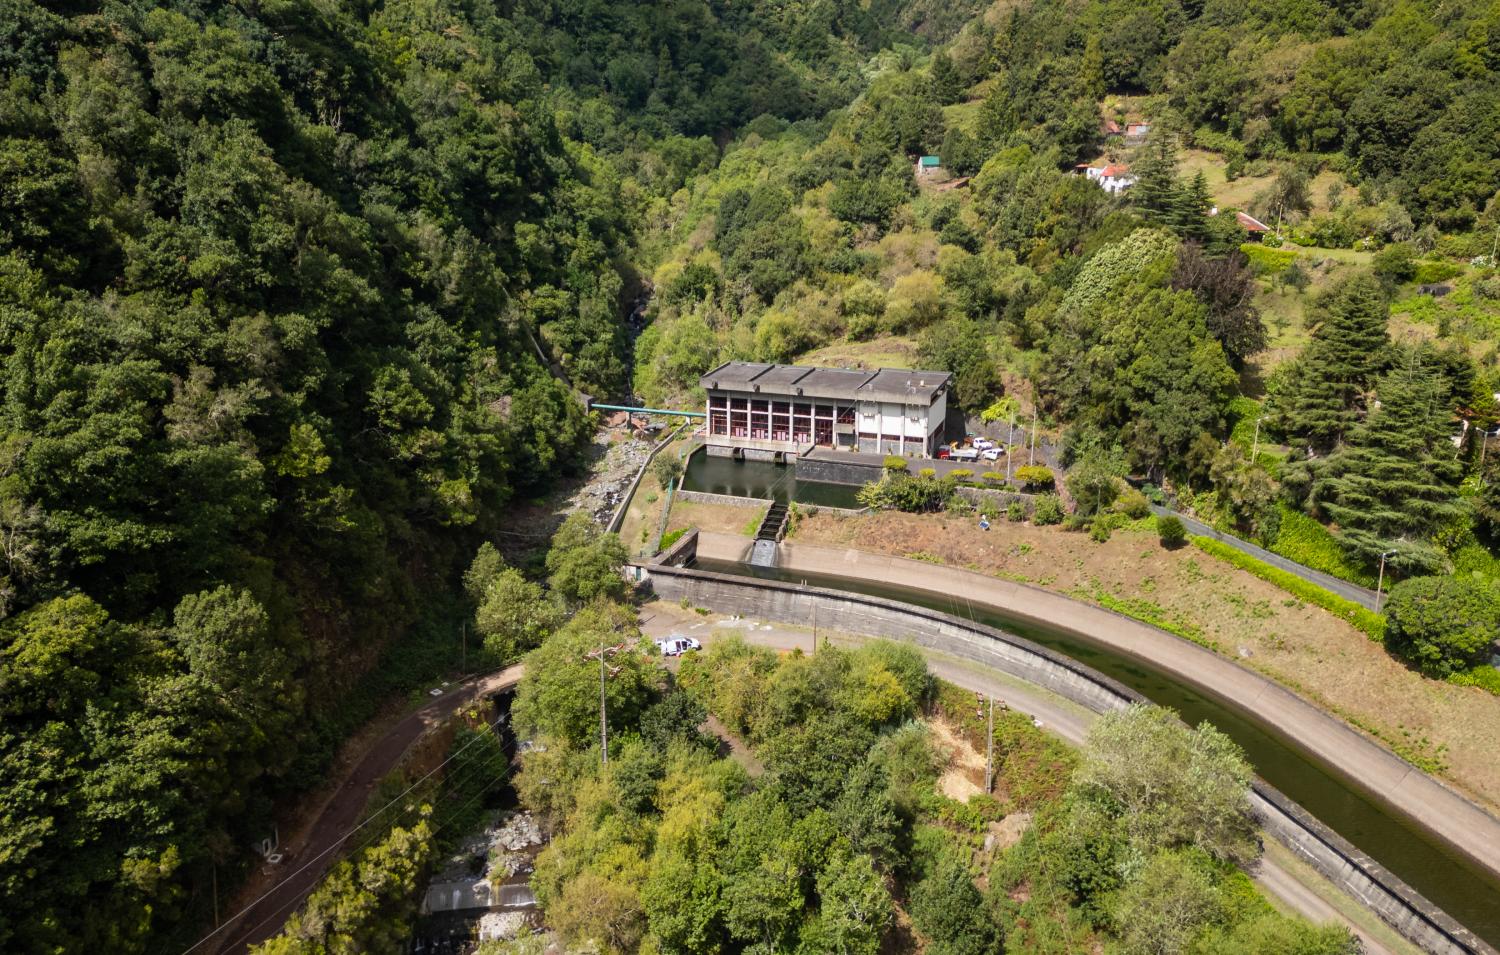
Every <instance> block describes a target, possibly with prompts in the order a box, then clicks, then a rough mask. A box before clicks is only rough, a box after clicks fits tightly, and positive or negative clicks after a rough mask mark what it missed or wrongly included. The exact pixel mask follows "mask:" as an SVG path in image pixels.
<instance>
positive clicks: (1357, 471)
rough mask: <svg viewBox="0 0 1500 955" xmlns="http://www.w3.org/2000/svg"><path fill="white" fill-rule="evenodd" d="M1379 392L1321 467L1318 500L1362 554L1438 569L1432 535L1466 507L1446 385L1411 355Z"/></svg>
mask: <svg viewBox="0 0 1500 955" xmlns="http://www.w3.org/2000/svg"><path fill="white" fill-rule="evenodd" d="M1377 393H1378V395H1379V403H1378V405H1377V406H1376V408H1375V409H1374V410H1373V411H1371V412H1370V415H1369V417H1368V418H1366V419H1365V420H1364V421H1363V422H1361V423H1360V424H1359V425H1358V426H1357V427H1356V428H1355V429H1354V431H1353V432H1352V433H1351V434H1350V437H1349V442H1348V444H1346V445H1345V446H1344V447H1342V448H1340V449H1339V450H1338V451H1337V452H1335V453H1334V454H1333V455H1332V456H1331V457H1330V458H1329V459H1328V461H1327V462H1326V464H1325V465H1324V466H1323V467H1322V468H1321V469H1320V470H1319V471H1318V472H1317V476H1316V478H1315V481H1314V485H1313V500H1314V502H1315V503H1316V504H1317V505H1318V506H1319V507H1321V508H1322V510H1323V511H1324V512H1325V513H1326V514H1327V515H1328V516H1329V517H1330V518H1332V519H1333V520H1334V521H1335V522H1336V523H1338V525H1339V527H1340V529H1341V537H1342V540H1343V541H1344V542H1345V544H1346V546H1348V547H1349V548H1350V550H1352V551H1353V552H1354V553H1355V554H1357V555H1359V556H1360V557H1361V558H1363V559H1364V560H1366V561H1370V562H1374V561H1375V560H1377V559H1378V558H1379V556H1380V555H1381V554H1383V553H1386V552H1388V551H1394V552H1395V554H1394V556H1393V557H1392V563H1394V564H1395V565H1396V566H1398V567H1404V568H1406V569H1408V570H1417V569H1434V568H1437V567H1439V566H1441V564H1442V561H1443V558H1442V554H1441V553H1440V552H1439V551H1438V549H1437V548H1436V547H1435V546H1434V544H1433V543H1432V539H1433V536H1434V535H1435V533H1436V532H1437V530H1438V529H1439V528H1441V527H1442V526H1443V525H1444V524H1445V523H1447V522H1448V521H1450V520H1451V519H1453V518H1454V517H1455V516H1457V515H1458V514H1459V513H1460V512H1461V511H1462V509H1463V505H1462V502H1461V501H1460V500H1459V497H1458V480H1459V478H1460V476H1461V470H1462V468H1461V465H1460V464H1459V462H1458V461H1457V460H1456V459H1455V458H1454V456H1453V453H1452V452H1453V449H1452V446H1451V445H1450V444H1449V443H1448V436H1447V430H1448V422H1449V420H1450V419H1451V417H1452V413H1453V409H1452V408H1451V407H1450V406H1449V405H1448V404H1447V403H1446V402H1445V400H1444V399H1445V396H1446V393H1447V385H1446V382H1444V381H1443V380H1442V378H1441V377H1440V376H1439V375H1437V374H1435V373H1434V372H1433V370H1432V369H1431V368H1430V367H1428V366H1424V365H1422V364H1420V363H1418V362H1417V361H1416V357H1415V355H1413V356H1412V357H1411V360H1409V361H1406V362H1403V363H1402V364H1401V365H1400V366H1398V367H1397V368H1396V369H1395V370H1394V371H1392V372H1391V373H1390V374H1388V375H1386V376H1385V377H1384V378H1383V379H1381V381H1380V384H1379V387H1378V389H1377Z"/></svg>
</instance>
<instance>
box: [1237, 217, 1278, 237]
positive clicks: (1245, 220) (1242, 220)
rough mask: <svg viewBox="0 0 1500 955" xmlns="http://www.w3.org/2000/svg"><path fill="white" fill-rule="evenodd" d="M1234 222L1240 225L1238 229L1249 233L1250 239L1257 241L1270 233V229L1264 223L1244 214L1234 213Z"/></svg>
mask: <svg viewBox="0 0 1500 955" xmlns="http://www.w3.org/2000/svg"><path fill="white" fill-rule="evenodd" d="M1234 220H1235V221H1236V222H1238V223H1239V224H1240V228H1241V229H1244V230H1245V231H1246V232H1248V233H1250V238H1251V239H1254V240H1257V241H1259V239H1260V238H1261V236H1264V235H1265V234H1266V233H1267V232H1270V231H1271V227H1270V226H1268V225H1266V224H1265V223H1264V222H1262V221H1260V220H1259V219H1257V218H1255V216H1252V215H1248V214H1246V213H1244V212H1236V213H1235V214H1234Z"/></svg>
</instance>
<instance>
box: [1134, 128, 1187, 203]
mask: <svg viewBox="0 0 1500 955" xmlns="http://www.w3.org/2000/svg"><path fill="white" fill-rule="evenodd" d="M1131 172H1133V173H1134V174H1135V185H1134V186H1132V187H1131V189H1130V201H1131V202H1132V203H1134V204H1135V206H1136V207H1137V208H1139V209H1142V210H1144V211H1145V212H1147V213H1148V214H1149V215H1150V216H1151V217H1152V218H1153V219H1155V220H1156V221H1158V222H1163V223H1168V222H1170V221H1171V220H1172V217H1173V213H1174V210H1175V209H1177V208H1178V207H1179V199H1180V197H1181V192H1180V190H1179V187H1178V184H1177V138H1176V137H1175V136H1173V135H1172V134H1170V133H1166V132H1156V133H1153V134H1152V137H1151V140H1150V142H1148V143H1147V144H1146V146H1145V148H1144V149H1142V150H1141V154H1140V156H1139V158H1137V159H1136V160H1135V163H1134V164H1133V165H1132V167H1131Z"/></svg>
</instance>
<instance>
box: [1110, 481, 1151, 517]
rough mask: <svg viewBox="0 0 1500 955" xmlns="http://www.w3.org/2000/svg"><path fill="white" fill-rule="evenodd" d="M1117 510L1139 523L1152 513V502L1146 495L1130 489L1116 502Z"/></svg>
mask: <svg viewBox="0 0 1500 955" xmlns="http://www.w3.org/2000/svg"><path fill="white" fill-rule="evenodd" d="M1115 510H1117V511H1119V512H1120V513H1121V514H1124V515H1125V516H1126V517H1128V518H1130V519H1131V520H1133V521H1138V520H1140V519H1141V518H1143V517H1145V516H1146V515H1147V514H1150V513H1151V502H1149V501H1147V500H1146V495H1144V494H1142V493H1141V492H1140V491H1137V490H1136V489H1135V488H1130V489H1129V490H1127V491H1126V492H1125V493H1124V494H1121V495H1120V496H1119V498H1117V499H1116V500H1115Z"/></svg>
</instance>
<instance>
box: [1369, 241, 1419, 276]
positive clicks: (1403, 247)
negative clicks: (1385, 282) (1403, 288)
mask: <svg viewBox="0 0 1500 955" xmlns="http://www.w3.org/2000/svg"><path fill="white" fill-rule="evenodd" d="M1371 266H1372V267H1373V268H1374V270H1375V274H1376V275H1378V276H1380V277H1381V278H1383V279H1389V280H1390V281H1392V282H1410V281H1411V280H1412V276H1414V275H1416V274H1417V250H1416V249H1415V248H1413V247H1412V246H1411V244H1410V243H1407V242H1397V243H1396V244H1395V245H1388V246H1386V247H1385V248H1383V249H1381V250H1380V251H1379V252H1376V253H1375V258H1374V259H1373V260H1372V261H1371Z"/></svg>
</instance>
